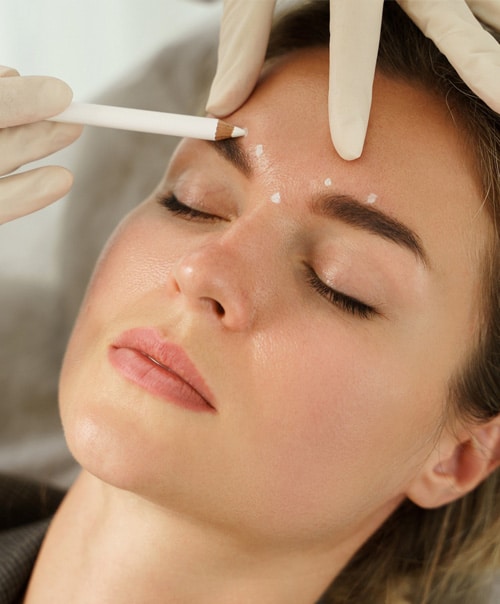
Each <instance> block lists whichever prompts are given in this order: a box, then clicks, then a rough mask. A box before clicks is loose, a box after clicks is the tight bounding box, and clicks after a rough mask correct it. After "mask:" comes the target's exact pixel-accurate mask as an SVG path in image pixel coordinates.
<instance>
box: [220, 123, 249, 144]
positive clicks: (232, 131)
mask: <svg viewBox="0 0 500 604" xmlns="http://www.w3.org/2000/svg"><path fill="white" fill-rule="evenodd" d="M246 133H247V131H246V129H245V128H239V127H238V126H232V125H231V124H228V123H227V122H223V121H222V120H218V122H217V128H216V129H215V140H216V141H221V140H224V139H226V138H236V137H238V136H245V135H246Z"/></svg>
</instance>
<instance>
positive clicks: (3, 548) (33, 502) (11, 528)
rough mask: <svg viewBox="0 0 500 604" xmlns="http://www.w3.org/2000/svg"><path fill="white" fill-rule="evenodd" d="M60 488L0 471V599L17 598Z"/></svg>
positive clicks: (33, 560)
mask: <svg viewBox="0 0 500 604" xmlns="http://www.w3.org/2000/svg"><path fill="white" fill-rule="evenodd" d="M63 497H64V492H63V491H60V490H58V489H55V488H54V487H51V486H48V485H44V484H41V483H37V482H33V481H27V480H25V479H22V478H18V477H13V476H6V475H2V474H0V602H4V603H6V604H7V603H9V602H13V603H14V602H18V601H19V600H20V598H22V593H23V591H24V589H25V587H26V584H27V582H28V580H29V577H30V575H31V572H32V569H33V565H34V563H35V560H36V557H37V555H38V551H39V549H40V546H41V544H42V541H43V538H44V536H45V533H46V531H47V527H48V525H49V522H50V519H51V517H52V516H53V514H54V513H55V511H56V509H57V507H58V506H59V504H60V503H61V501H62V498H63Z"/></svg>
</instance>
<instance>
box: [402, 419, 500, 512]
mask: <svg viewBox="0 0 500 604" xmlns="http://www.w3.org/2000/svg"><path fill="white" fill-rule="evenodd" d="M499 466H500V421H499V419H498V418H495V420H493V421H492V422H489V423H488V424H483V425H481V426H474V427H469V428H468V430H467V431H464V433H463V434H462V435H461V437H460V438H457V437H456V436H454V437H452V435H451V434H449V433H448V434H447V435H443V437H442V439H441V440H440V442H439V443H438V445H437V446H436V449H435V450H434V451H433V453H432V454H431V455H430V456H429V458H428V459H427V461H426V462H425V464H424V466H423V467H422V468H421V470H420V472H419V473H418V475H417V476H416V477H415V479H414V480H413V481H412V483H411V484H410V485H409V488H408V490H407V492H406V495H407V497H408V498H409V499H410V500H411V501H413V502H414V503H415V504H416V505H419V506H420V507H423V508H436V507H439V506H442V505H445V504H447V503H450V502H451V501H454V500H456V499H459V498H460V497H463V496H464V495H466V494H467V493H469V492H470V491H472V490H473V489H475V488H476V487H477V486H478V485H479V484H480V483H481V482H482V481H483V480H485V479H486V478H487V477H488V476H489V475H490V474H491V472H493V471H494V470H495V469H496V468H497V467H499Z"/></svg>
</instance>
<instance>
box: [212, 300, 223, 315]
mask: <svg viewBox="0 0 500 604" xmlns="http://www.w3.org/2000/svg"><path fill="white" fill-rule="evenodd" d="M214 306H215V312H216V313H217V315H218V316H219V317H223V316H224V315H225V314H226V311H225V310H224V307H223V306H222V304H220V303H219V302H217V300H214Z"/></svg>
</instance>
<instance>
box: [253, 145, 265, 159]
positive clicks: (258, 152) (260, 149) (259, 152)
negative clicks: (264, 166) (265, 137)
mask: <svg viewBox="0 0 500 604" xmlns="http://www.w3.org/2000/svg"><path fill="white" fill-rule="evenodd" d="M263 153H264V145H256V146H255V155H256V157H262V154H263Z"/></svg>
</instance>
